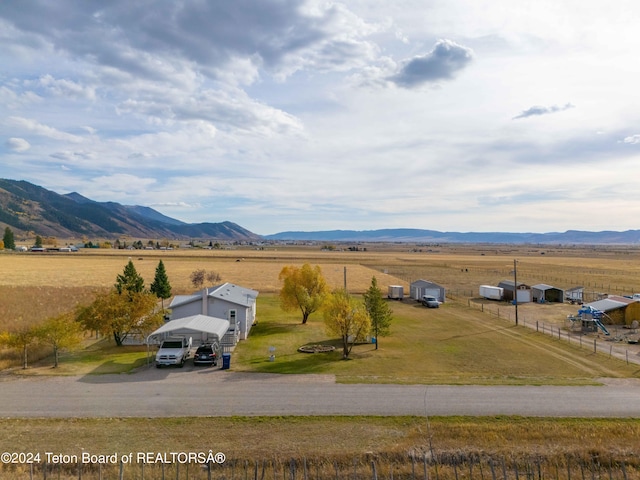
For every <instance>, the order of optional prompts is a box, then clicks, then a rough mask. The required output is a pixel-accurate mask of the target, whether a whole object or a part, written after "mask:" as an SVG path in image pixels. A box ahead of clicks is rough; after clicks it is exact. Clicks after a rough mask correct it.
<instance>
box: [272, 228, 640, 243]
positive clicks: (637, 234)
mask: <svg viewBox="0 0 640 480" xmlns="http://www.w3.org/2000/svg"><path fill="white" fill-rule="evenodd" d="M263 238H264V239H265V240H279V241H285V240H291V241H318V242H406V243H531V244H587V245H597V244H620V245H630V244H637V243H640V230H628V231H625V232H614V231H604V232H585V231H578V230H568V231H566V232H564V233H558V232H553V233H500V232H484V233H483V232H467V233H461V232H439V231H436V230H421V229H415V228H396V229H383V230H362V231H357V230H329V231H321V232H281V233H276V234H273V235H265V236H264V237H263Z"/></svg>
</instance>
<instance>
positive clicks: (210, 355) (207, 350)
mask: <svg viewBox="0 0 640 480" xmlns="http://www.w3.org/2000/svg"><path fill="white" fill-rule="evenodd" d="M193 363H194V365H214V366H215V365H218V354H217V353H216V352H215V350H214V349H213V345H209V344H204V345H200V346H199V347H198V349H197V350H196V353H195V354H194V355H193Z"/></svg>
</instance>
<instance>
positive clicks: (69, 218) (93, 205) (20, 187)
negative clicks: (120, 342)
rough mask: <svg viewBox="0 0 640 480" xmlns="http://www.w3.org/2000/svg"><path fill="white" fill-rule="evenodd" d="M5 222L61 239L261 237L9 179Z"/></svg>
mask: <svg viewBox="0 0 640 480" xmlns="http://www.w3.org/2000/svg"><path fill="white" fill-rule="evenodd" d="M0 225H5V226H8V227H10V228H11V229H13V230H15V231H16V233H28V232H33V233H34V234H36V235H40V236H54V237H61V238H73V237H81V236H87V237H92V238H93V237H98V238H113V237H114V236H115V237H118V236H124V235H127V236H131V237H135V238H149V239H160V238H167V239H187V238H207V239H218V240H231V241H259V240H261V237H260V236H259V235H256V234H255V233H252V232H250V231H249V230H247V229H245V228H242V227H241V226H239V225H237V224H235V223H233V222H228V221H227V222H221V223H185V222H181V221H180V220H176V219H174V218H170V217H167V216H165V215H163V214H161V213H160V212H158V211H156V210H154V209H152V208H149V207H142V206H137V205H136V206H130V205H121V204H119V203H116V202H96V201H94V200H90V199H88V198H86V197H84V196H82V195H80V194H79V193H75V192H73V193H68V194H65V195H61V194H58V193H55V192H52V191H50V190H47V189H45V188H43V187H39V186H37V185H33V184H32V183H29V182H25V181H18V180H6V179H0ZM3 230H4V226H3Z"/></svg>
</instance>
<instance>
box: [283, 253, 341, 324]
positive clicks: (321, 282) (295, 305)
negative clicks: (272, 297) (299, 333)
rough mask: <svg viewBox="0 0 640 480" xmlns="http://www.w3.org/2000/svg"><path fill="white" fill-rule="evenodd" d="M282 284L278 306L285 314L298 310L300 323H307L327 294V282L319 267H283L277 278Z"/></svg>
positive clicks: (306, 264) (307, 265)
mask: <svg viewBox="0 0 640 480" xmlns="http://www.w3.org/2000/svg"><path fill="white" fill-rule="evenodd" d="M278 278H279V279H280V281H282V282H284V285H283V287H282V290H280V306H281V308H282V309H283V310H284V311H285V312H290V311H293V310H297V309H300V311H301V312H302V323H303V324H305V323H307V320H308V319H309V315H311V314H312V313H313V312H316V311H317V310H319V309H320V308H321V307H322V304H323V302H324V300H325V298H326V296H327V294H328V293H329V288H328V287H327V282H326V280H325V279H324V277H323V276H322V270H321V269H320V266H319V265H316V266H315V267H312V266H311V265H309V264H308V263H305V264H304V265H303V266H302V267H301V268H298V267H294V266H287V267H284V268H283V269H282V270H281V271H280V275H279V276H278Z"/></svg>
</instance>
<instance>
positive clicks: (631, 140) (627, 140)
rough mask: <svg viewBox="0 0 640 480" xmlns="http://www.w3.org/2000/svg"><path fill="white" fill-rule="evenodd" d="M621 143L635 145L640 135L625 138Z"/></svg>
mask: <svg viewBox="0 0 640 480" xmlns="http://www.w3.org/2000/svg"><path fill="white" fill-rule="evenodd" d="M622 142H623V143H630V144H632V145H636V144H638V143H640V134H638V133H636V134H635V135H631V136H630V137H625V139H624V140H623V141H622Z"/></svg>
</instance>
